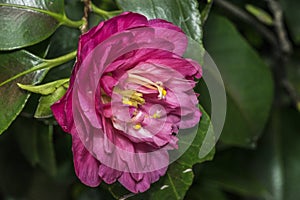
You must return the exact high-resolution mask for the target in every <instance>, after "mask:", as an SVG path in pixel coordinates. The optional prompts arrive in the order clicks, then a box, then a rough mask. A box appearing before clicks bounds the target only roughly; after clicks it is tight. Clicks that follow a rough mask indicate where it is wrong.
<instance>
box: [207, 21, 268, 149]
mask: <svg viewBox="0 0 300 200" xmlns="http://www.w3.org/2000/svg"><path fill="white" fill-rule="evenodd" d="M204 44H205V47H206V49H207V51H208V53H209V54H210V55H211V56H212V58H213V59H214V61H215V63H216V64H217V66H218V68H219V70H220V72H221V75H222V78H223V81H224V83H225V88H226V92H227V101H228V106H227V116H226V121H225V126H224V129H223V132H222V135H221V140H222V142H224V143H226V144H230V145H237V146H242V147H250V148H251V147H254V146H255V142H256V140H257V139H258V137H259V136H260V134H261V132H262V130H263V128H264V127H265V124H266V121H267V119H268V117H269V111H270V108H271V104H272V101H273V80H272V75H271V72H270V69H269V68H268V67H267V66H266V64H265V63H264V62H263V61H262V59H261V58H260V57H259V56H258V54H257V53H256V52H255V51H254V50H253V49H252V48H251V47H250V46H249V44H248V43H247V42H246V41H245V39H244V38H243V37H242V36H241V35H240V34H239V33H238V31H237V30H236V28H235V27H234V26H233V25H232V24H231V23H230V22H229V21H228V20H227V19H225V18H223V17H219V16H210V18H209V20H208V21H207V26H206V32H205V37H204Z"/></svg>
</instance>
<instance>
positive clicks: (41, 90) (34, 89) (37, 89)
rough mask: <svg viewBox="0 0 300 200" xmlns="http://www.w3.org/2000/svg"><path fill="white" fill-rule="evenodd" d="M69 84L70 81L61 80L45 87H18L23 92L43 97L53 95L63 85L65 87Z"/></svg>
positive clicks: (21, 85) (44, 85) (20, 85)
mask: <svg viewBox="0 0 300 200" xmlns="http://www.w3.org/2000/svg"><path fill="white" fill-rule="evenodd" d="M68 82H69V79H68V78H66V79H61V80H57V81H53V82H51V83H46V84H43V85H23V84H21V83H18V84H17V85H18V86H19V87H20V88H22V89H23V90H27V91H29V92H33V93H37V94H42V95H49V94H52V93H53V92H55V91H56V90H57V88H59V87H60V86H62V85H65V84H66V83H68ZM66 87H68V84H66Z"/></svg>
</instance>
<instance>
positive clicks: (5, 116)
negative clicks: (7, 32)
mask: <svg viewBox="0 0 300 200" xmlns="http://www.w3.org/2000/svg"><path fill="white" fill-rule="evenodd" d="M0 60H1V62H0V69H1V73H0V83H1V82H3V81H5V80H7V79H8V78H10V77H12V76H14V75H16V74H18V73H20V72H22V71H25V70H28V69H30V68H32V67H34V66H36V65H38V64H41V63H43V60H42V59H41V58H39V57H36V56H34V55H32V54H30V53H28V52H26V51H15V52H12V53H0ZM46 72H47V70H38V71H36V72H33V73H30V74H27V75H25V76H22V77H20V78H18V79H16V80H14V81H12V82H10V83H7V84H5V85H3V86H1V87H0V96H1V98H0V112H1V116H0V134H1V133H2V132H3V131H4V130H5V129H7V128H8V126H9V125H10V124H11V122H12V121H13V120H14V119H15V118H16V117H17V115H18V114H19V113H20V112H21V111H22V109H23V107H24V106H25V104H26V102H27V100H28V98H29V96H30V94H29V93H28V92H25V91H23V90H21V89H20V88H19V87H18V86H17V82H21V83H23V84H37V83H39V82H41V80H42V79H43V78H44V76H45V74H46Z"/></svg>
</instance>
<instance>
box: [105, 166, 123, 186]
mask: <svg viewBox="0 0 300 200" xmlns="http://www.w3.org/2000/svg"><path fill="white" fill-rule="evenodd" d="M122 173H123V172H121V171H118V170H116V169H112V168H110V167H107V166H105V165H103V164H102V165H100V167H99V176H100V177H101V178H102V180H103V181H104V182H105V183H107V184H112V183H114V182H116V180H117V179H118V178H119V177H120V176H121V175H122Z"/></svg>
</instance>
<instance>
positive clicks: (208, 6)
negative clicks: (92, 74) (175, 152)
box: [201, 0, 213, 26]
mask: <svg viewBox="0 0 300 200" xmlns="http://www.w3.org/2000/svg"><path fill="white" fill-rule="evenodd" d="M212 5H213V1H212V0H211V1H208V2H207V4H206V5H205V7H204V8H203V10H201V22H202V26H203V25H204V24H205V22H206V20H207V18H208V16H209V13H210V10H211V7H212Z"/></svg>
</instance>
